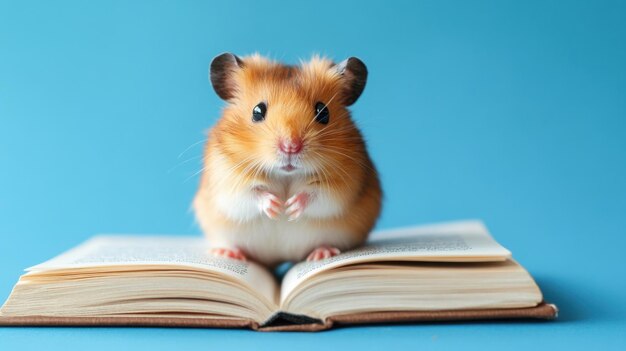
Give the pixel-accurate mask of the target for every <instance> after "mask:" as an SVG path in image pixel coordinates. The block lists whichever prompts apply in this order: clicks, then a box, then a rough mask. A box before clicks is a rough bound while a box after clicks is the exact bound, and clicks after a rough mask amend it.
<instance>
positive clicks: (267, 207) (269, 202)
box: [259, 191, 283, 219]
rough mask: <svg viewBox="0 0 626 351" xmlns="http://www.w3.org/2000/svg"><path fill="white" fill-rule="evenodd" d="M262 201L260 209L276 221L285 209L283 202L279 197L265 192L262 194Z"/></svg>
mask: <svg viewBox="0 0 626 351" xmlns="http://www.w3.org/2000/svg"><path fill="white" fill-rule="evenodd" d="M260 196H261V200H260V202H259V207H260V209H261V211H263V213H265V215H266V216H267V217H269V218H271V219H276V218H278V216H280V213H281V212H282V209H283V202H282V201H281V200H280V199H279V198H278V196H276V195H274V194H272V193H270V192H268V191H264V192H262V193H261V194H260Z"/></svg>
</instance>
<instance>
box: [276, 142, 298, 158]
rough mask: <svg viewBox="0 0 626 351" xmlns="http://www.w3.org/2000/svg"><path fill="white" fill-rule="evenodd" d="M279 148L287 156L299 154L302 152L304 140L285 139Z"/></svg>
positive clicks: (279, 144)
mask: <svg viewBox="0 0 626 351" xmlns="http://www.w3.org/2000/svg"><path fill="white" fill-rule="evenodd" d="M278 148H279V149H280V151H282V152H284V153H286V154H290V155H292V154H297V153H299V152H300V151H302V139H300V138H293V139H283V140H281V141H280V142H279V143H278Z"/></svg>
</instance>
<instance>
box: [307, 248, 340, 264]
mask: <svg viewBox="0 0 626 351" xmlns="http://www.w3.org/2000/svg"><path fill="white" fill-rule="evenodd" d="M340 253H341V251H339V249H338V248H336V247H332V246H326V245H324V246H320V247H318V248H317V249H315V250H313V251H312V252H311V253H310V254H309V256H308V257H307V258H306V260H307V261H309V262H311V261H319V260H323V259H325V258H330V257H333V256H337V255H339V254H340Z"/></svg>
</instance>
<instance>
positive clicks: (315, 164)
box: [193, 53, 382, 267]
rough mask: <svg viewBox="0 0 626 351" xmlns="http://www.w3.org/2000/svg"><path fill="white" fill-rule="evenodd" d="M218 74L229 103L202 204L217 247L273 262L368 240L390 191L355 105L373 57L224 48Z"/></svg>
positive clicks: (212, 146) (200, 215) (216, 83)
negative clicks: (303, 58) (283, 59)
mask: <svg viewBox="0 0 626 351" xmlns="http://www.w3.org/2000/svg"><path fill="white" fill-rule="evenodd" d="M209 76H210V81H211V83H212V85H213V88H214V90H215V92H216V93H217V95H218V96H219V97H220V98H222V99H223V100H225V101H226V102H227V105H226V107H225V108H224V110H223V115H222V117H221V118H220V119H219V121H218V122H217V123H216V125H215V126H214V127H213V128H212V129H211V130H210V132H209V136H208V141H207V143H206V146H205V153H204V159H203V162H204V168H203V172H202V177H201V180H200V185H199V189H198V191H197V194H196V196H195V198H194V201H193V208H194V210H195V214H196V218H197V221H198V223H199V225H200V227H201V228H202V230H203V231H204V233H205V235H206V236H207V238H208V239H209V243H210V245H211V247H212V249H211V250H212V252H213V254H215V255H219V256H224V257H230V258H234V259H239V260H244V261H245V260H247V259H251V260H253V261H256V262H259V263H261V264H263V265H266V266H269V267H273V266H275V265H277V264H279V263H282V262H286V261H291V262H294V261H301V260H304V259H305V258H306V259H307V260H309V261H311V260H321V259H324V258H328V257H331V256H334V255H337V254H339V253H340V252H341V251H344V250H349V249H351V248H354V247H357V246H359V245H361V244H363V242H364V241H365V240H366V239H367V236H368V233H369V232H370V231H371V229H372V228H373V226H374V224H375V223H376V220H377V218H378V217H379V215H380V211H381V197H382V190H381V185H380V181H379V177H378V174H377V171H376V168H375V166H374V164H373V163H372V160H371V159H370V157H369V155H368V152H367V149H366V145H365V142H364V140H363V137H362V135H361V133H360V131H359V130H358V129H357V127H356V125H355V124H354V122H353V121H352V119H351V115H350V111H349V110H348V109H347V107H348V106H350V105H352V104H353V103H354V102H356V100H357V99H358V98H359V96H360V95H361V93H362V92H363V89H364V88H365V83H366V80H367V68H366V67H365V65H364V64H363V62H361V60H359V59H358V58H355V57H351V58H348V59H347V60H345V61H343V62H341V63H338V64H335V63H333V62H332V61H330V60H328V59H325V58H320V57H313V58H312V59H311V60H310V61H309V62H302V63H301V64H300V65H299V66H290V65H284V64H280V63H277V62H274V61H271V60H269V59H266V58H264V57H262V56H259V55H258V54H255V55H252V56H248V57H242V58H240V57H238V56H236V55H233V54H230V53H224V54H221V55H219V56H217V57H215V58H214V59H213V61H212V62H211V65H210V74H209Z"/></svg>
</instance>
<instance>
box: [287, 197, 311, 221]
mask: <svg viewBox="0 0 626 351" xmlns="http://www.w3.org/2000/svg"><path fill="white" fill-rule="evenodd" d="M310 198H311V195H309V194H308V193H305V192H302V193H297V194H296V195H294V196H292V197H291V198H290V199H289V200H287V202H285V207H287V210H286V211H285V214H286V215H287V217H289V220H290V221H293V220H296V219H298V218H299V217H300V216H301V215H302V212H304V209H305V208H306V207H307V205H308V204H309V200H310Z"/></svg>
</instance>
